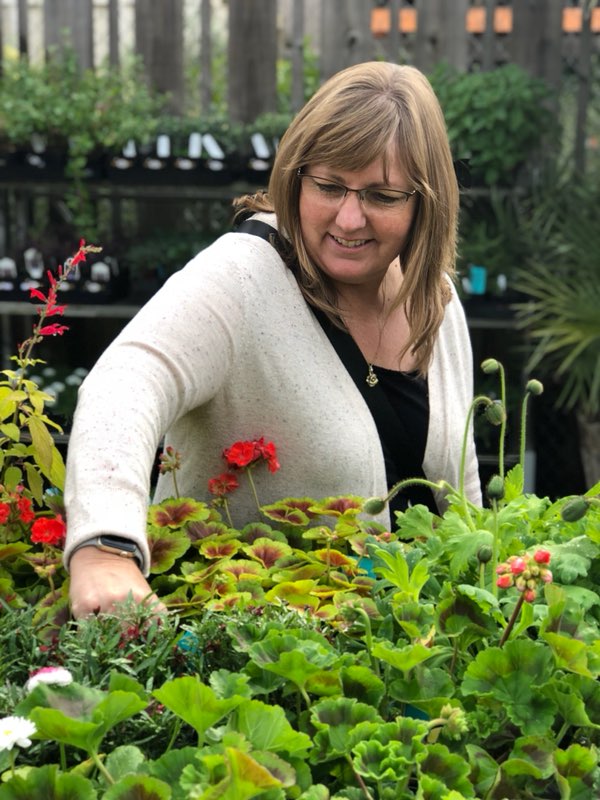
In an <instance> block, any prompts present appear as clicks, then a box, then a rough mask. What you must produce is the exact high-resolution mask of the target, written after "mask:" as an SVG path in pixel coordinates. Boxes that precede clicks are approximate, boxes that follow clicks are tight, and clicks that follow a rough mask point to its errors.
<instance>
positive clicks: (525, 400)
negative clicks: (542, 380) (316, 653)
mask: <svg viewBox="0 0 600 800" xmlns="http://www.w3.org/2000/svg"><path fill="white" fill-rule="evenodd" d="M529 394H530V393H529V392H525V397H524V398H523V403H522V404H521V433H520V439H519V464H520V465H521V470H522V473H523V486H525V446H526V444H527V403H528V400H529Z"/></svg>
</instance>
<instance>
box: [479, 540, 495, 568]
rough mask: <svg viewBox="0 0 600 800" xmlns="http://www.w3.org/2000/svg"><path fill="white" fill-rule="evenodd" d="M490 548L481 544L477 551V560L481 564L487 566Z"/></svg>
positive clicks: (490, 553) (490, 552)
mask: <svg viewBox="0 0 600 800" xmlns="http://www.w3.org/2000/svg"><path fill="white" fill-rule="evenodd" d="M492 555H493V553H492V548H491V547H490V546H489V544H482V545H481V547H480V548H479V550H478V551H477V558H478V560H479V561H480V562H481V563H482V564H487V563H488V561H490V560H491V558H492Z"/></svg>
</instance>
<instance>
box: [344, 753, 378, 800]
mask: <svg viewBox="0 0 600 800" xmlns="http://www.w3.org/2000/svg"><path fill="white" fill-rule="evenodd" d="M346 761H347V762H348V765H349V766H350V769H351V770H352V772H353V773H354V777H355V778H356V780H357V782H358V785H359V786H360V788H361V789H362V790H363V793H364V795H365V797H366V798H367V800H374V798H373V795H372V794H371V792H370V791H369V788H368V786H367V784H366V783H365V782H364V781H363V779H362V775H359V774H358V772H357V771H356V770H355V769H354V764H353V763H352V759H351V758H350V756H349V755H348V753H346Z"/></svg>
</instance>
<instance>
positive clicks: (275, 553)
mask: <svg viewBox="0 0 600 800" xmlns="http://www.w3.org/2000/svg"><path fill="white" fill-rule="evenodd" d="M242 550H243V552H244V553H246V554H247V555H249V556H250V557H251V558H254V559H256V560H257V561H260V563H261V564H262V565H263V566H264V567H267V568H271V567H272V566H274V565H275V564H276V563H277V561H278V560H279V559H280V558H283V557H284V556H287V555H290V554H291V553H292V552H293V550H292V548H291V547H290V546H289V545H288V544H285V543H284V542H275V541H273V540H271V539H266V538H264V537H262V538H259V539H255V540H254V542H253V543H252V544H251V545H250V546H247V547H243V548H242Z"/></svg>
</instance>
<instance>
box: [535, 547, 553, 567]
mask: <svg viewBox="0 0 600 800" xmlns="http://www.w3.org/2000/svg"><path fill="white" fill-rule="evenodd" d="M533 560H534V561H536V562H537V563H538V564H549V563H550V551H549V550H545V549H544V548H543V547H541V548H540V549H539V550H536V551H535V553H534V554H533Z"/></svg>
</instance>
